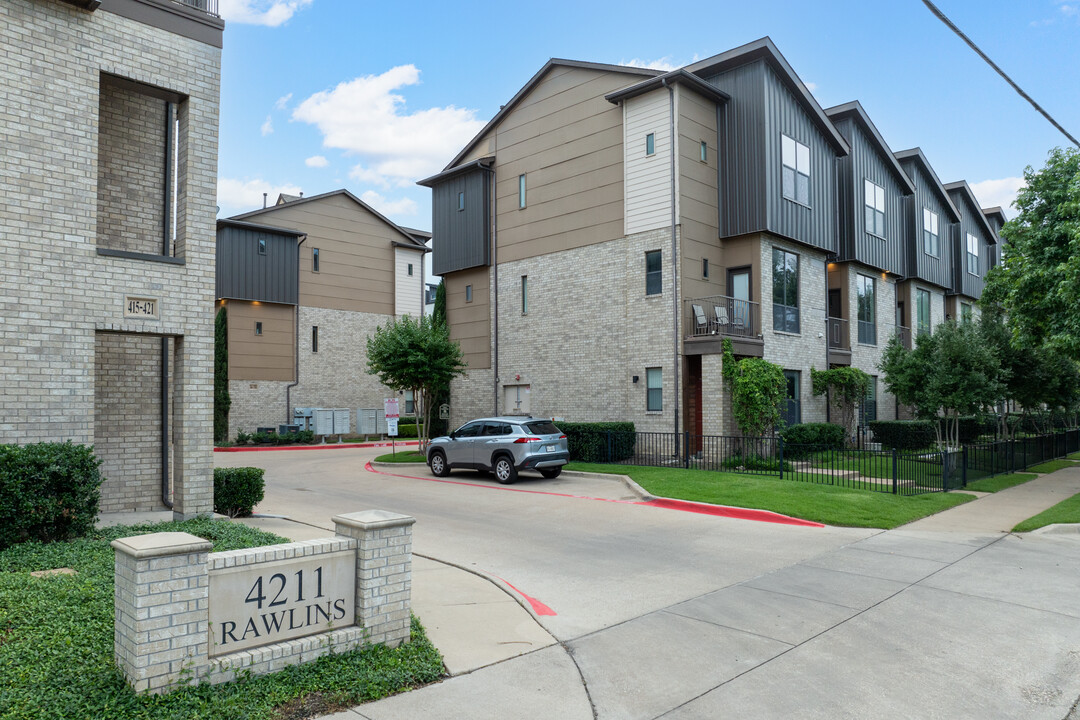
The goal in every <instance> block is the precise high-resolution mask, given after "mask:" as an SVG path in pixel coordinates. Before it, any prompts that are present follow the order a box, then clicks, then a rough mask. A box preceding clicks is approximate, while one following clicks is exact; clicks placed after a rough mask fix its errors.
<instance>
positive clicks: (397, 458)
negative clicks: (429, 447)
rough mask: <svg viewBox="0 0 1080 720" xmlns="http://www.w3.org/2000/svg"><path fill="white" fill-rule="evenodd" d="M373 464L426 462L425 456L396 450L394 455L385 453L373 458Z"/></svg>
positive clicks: (410, 451) (414, 452)
mask: <svg viewBox="0 0 1080 720" xmlns="http://www.w3.org/2000/svg"><path fill="white" fill-rule="evenodd" d="M375 462H384V463H423V462H427V456H426V455H424V453H422V452H417V451H416V450H398V451H397V452H396V453H387V454H385V455H380V456H379V457H377V458H375Z"/></svg>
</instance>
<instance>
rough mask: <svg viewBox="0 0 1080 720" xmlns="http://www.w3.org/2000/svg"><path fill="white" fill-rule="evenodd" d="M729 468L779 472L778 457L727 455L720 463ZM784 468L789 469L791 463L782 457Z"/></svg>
mask: <svg viewBox="0 0 1080 720" xmlns="http://www.w3.org/2000/svg"><path fill="white" fill-rule="evenodd" d="M720 466H721V467H725V468H728V469H729V470H765V471H770V472H780V458H775V457H771V458H769V457H762V456H761V455H753V454H751V455H729V456H728V457H727V458H725V459H724V461H723V462H722V463H720ZM784 470H791V463H789V462H788V461H787V458H786V457H785V458H784Z"/></svg>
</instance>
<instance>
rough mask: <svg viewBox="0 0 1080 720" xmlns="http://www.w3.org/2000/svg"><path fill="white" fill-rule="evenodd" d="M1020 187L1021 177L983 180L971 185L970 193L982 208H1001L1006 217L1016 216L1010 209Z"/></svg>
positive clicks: (1021, 183)
mask: <svg viewBox="0 0 1080 720" xmlns="http://www.w3.org/2000/svg"><path fill="white" fill-rule="evenodd" d="M1022 187H1024V178H1022V177H1008V178H1001V179H1000V180H983V181H982V182H977V183H971V191H972V192H973V193H975V197H976V199H977V200H978V201H979V204H980V205H981V206H982V207H984V208H988V207H994V206H1001V208H1002V209H1004V210H1005V214H1006V215H1015V214H1016V211H1015V210H1012V209H1011V208H1012V203H1013V200H1015V199H1016V193H1018V192H1020V188H1022Z"/></svg>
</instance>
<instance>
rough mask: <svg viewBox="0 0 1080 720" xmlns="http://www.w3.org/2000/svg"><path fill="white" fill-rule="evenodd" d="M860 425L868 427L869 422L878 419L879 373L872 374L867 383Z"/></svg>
mask: <svg viewBox="0 0 1080 720" xmlns="http://www.w3.org/2000/svg"><path fill="white" fill-rule="evenodd" d="M860 409H861V411H862V412H861V415H862V418H861V421H860V422H859V424H860V425H862V426H863V427H866V426H867V425H868V424H869V423H872V422H874V421H876V420H877V375H871V376H870V382H869V383H867V385H866V396H865V397H863V401H862V408H860Z"/></svg>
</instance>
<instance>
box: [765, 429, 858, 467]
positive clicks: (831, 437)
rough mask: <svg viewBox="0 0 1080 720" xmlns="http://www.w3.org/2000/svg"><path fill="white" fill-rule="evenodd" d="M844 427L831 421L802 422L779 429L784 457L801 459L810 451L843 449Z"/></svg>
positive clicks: (806, 456)
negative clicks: (782, 440) (782, 441)
mask: <svg viewBox="0 0 1080 720" xmlns="http://www.w3.org/2000/svg"><path fill="white" fill-rule="evenodd" d="M844 434H845V433H844V427H843V426H842V425H835V424H833V423H803V424H800V425H790V426H788V427H786V428H784V429H783V430H781V431H780V437H782V438H783V439H784V457H785V458H787V459H789V460H802V459H804V458H808V457H810V454H811V453H815V452H821V451H823V450H843V449H844Z"/></svg>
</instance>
